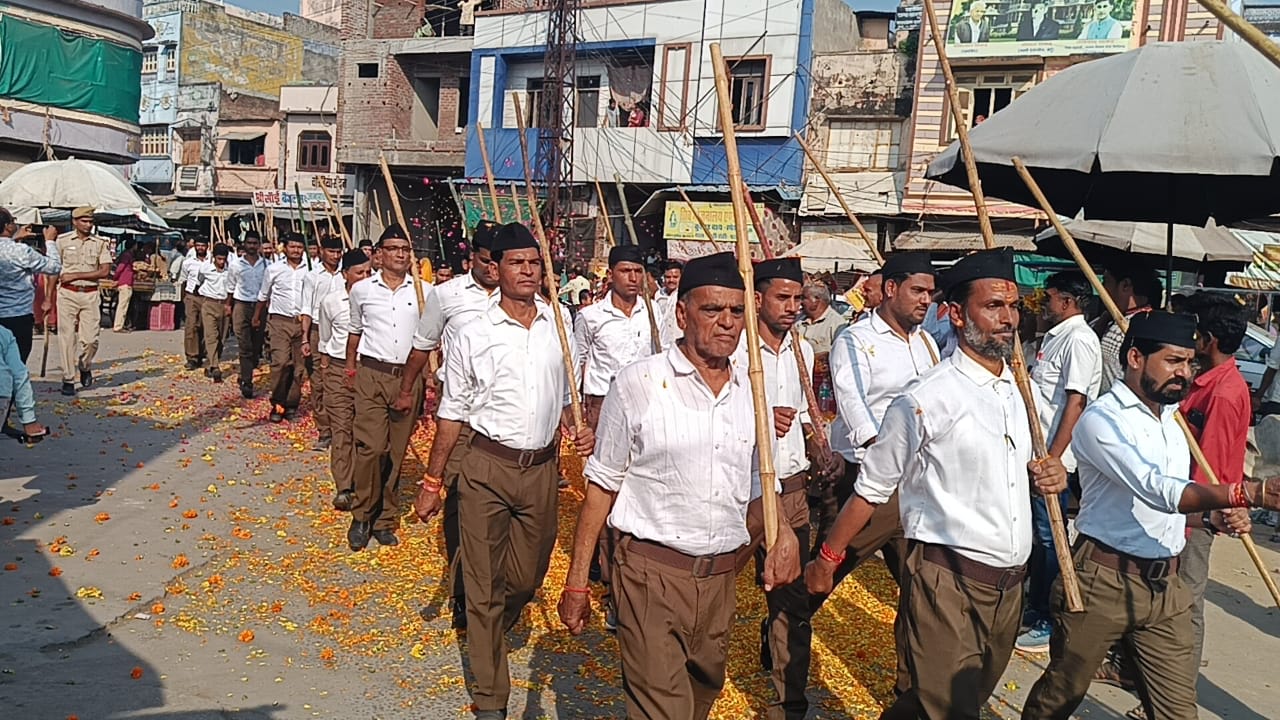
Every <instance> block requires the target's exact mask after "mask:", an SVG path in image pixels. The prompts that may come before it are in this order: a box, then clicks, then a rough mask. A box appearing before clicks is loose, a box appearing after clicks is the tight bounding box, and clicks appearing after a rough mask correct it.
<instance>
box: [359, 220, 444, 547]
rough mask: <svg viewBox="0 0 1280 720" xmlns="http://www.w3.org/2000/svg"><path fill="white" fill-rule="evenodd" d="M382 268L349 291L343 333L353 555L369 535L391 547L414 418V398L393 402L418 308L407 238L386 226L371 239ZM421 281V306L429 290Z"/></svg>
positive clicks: (416, 389)
mask: <svg viewBox="0 0 1280 720" xmlns="http://www.w3.org/2000/svg"><path fill="white" fill-rule="evenodd" d="M378 253H379V255H380V256H381V257H382V260H383V262H382V269H381V270H379V271H378V272H376V273H373V274H372V275H371V276H370V277H369V278H368V279H367V280H362V281H361V282H358V283H356V284H355V285H354V286H353V287H352V288H351V303H350V304H351V319H350V321H349V322H348V327H349V328H350V334H349V335H348V337H347V351H346V362H345V370H344V372H345V374H346V378H347V380H348V382H349V383H350V384H351V386H352V388H353V391H354V393H355V408H356V421H355V429H354V431H353V434H352V438H353V439H354V441H355V462H354V470H353V476H352V477H353V482H354V485H355V501H354V503H353V505H352V507H351V527H350V528H348V529H347V545H348V546H349V547H350V548H351V550H352V551H355V552H358V551H360V550H363V549H364V548H365V547H367V546H368V545H369V538H370V537H372V538H373V539H374V540H377V541H378V543H379V544H381V545H398V544H399V543H400V540H399V538H397V537H396V534H395V531H396V529H397V528H399V527H400V463H401V462H402V461H403V460H404V454H405V450H406V449H407V448H408V446H409V436H410V435H412V434H413V424H414V422H415V421H416V420H417V419H418V408H419V404H418V403H417V402H413V403H410V404H409V406H408V407H405V408H400V407H397V406H396V405H395V403H396V398H397V397H398V396H399V394H400V381H401V379H402V378H403V377H404V376H405V375H406V374H407V373H406V372H405V361H407V360H408V359H409V351H410V350H412V349H413V329H414V328H415V327H417V325H418V319H419V317H420V315H421V314H420V312H419V308H418V297H417V290H416V289H415V288H414V282H417V281H416V280H414V278H413V277H412V276H411V275H410V264H411V263H413V262H414V259H413V246H412V245H410V243H409V235H408V233H406V232H405V231H404V229H402V228H401V227H400V226H399V225H390V226H388V227H387V229H386V230H384V231H382V236H381V237H380V238H379V239H378ZM420 284H421V286H422V292H423V299H424V304H425V300H426V298H429V297H431V293H433V292H435V288H434V287H432V286H431V285H429V284H427V283H425V282H424V283H420ZM410 382H411V383H412V385H411V388H412V393H413V396H414V397H415V398H417V397H421V395H422V378H421V372H418V373H415V374H413V375H412V376H410Z"/></svg>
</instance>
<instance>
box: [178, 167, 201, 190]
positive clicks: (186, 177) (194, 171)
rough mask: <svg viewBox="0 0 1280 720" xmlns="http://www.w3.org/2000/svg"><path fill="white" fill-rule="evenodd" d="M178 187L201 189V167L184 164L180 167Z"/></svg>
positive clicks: (180, 188) (181, 188)
mask: <svg viewBox="0 0 1280 720" xmlns="http://www.w3.org/2000/svg"><path fill="white" fill-rule="evenodd" d="M178 189H179V190H187V191H193V192H194V191H196V190H199V189H200V168H199V167H197V166H195V165H184V166H183V167H180V168H178Z"/></svg>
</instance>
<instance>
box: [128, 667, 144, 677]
mask: <svg viewBox="0 0 1280 720" xmlns="http://www.w3.org/2000/svg"><path fill="white" fill-rule="evenodd" d="M129 677H131V678H133V679H134V680H141V679H142V668H140V667H135V668H134V669H133V670H132V671H130V672H129Z"/></svg>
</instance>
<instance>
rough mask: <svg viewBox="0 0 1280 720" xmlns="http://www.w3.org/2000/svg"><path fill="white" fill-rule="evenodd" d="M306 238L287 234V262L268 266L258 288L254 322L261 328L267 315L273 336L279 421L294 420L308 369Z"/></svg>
mask: <svg viewBox="0 0 1280 720" xmlns="http://www.w3.org/2000/svg"><path fill="white" fill-rule="evenodd" d="M305 249H306V240H305V239H304V238H303V237H302V235H301V234H300V233H296V232H287V233H285V234H284V258H285V259H284V261H283V262H278V263H272V264H271V265H268V266H267V271H266V275H265V276H264V277H263V280H262V289H261V290H259V291H258V307H257V309H256V310H254V313H253V324H254V326H255V327H262V323H263V315H266V316H267V317H266V323H267V332H268V333H269V334H270V335H271V414H270V415H269V416H268V419H270V420H271V422H275V423H278V422H280V421H281V420H284V419H286V418H289V419H292V418H293V414H294V412H296V411H297V409H298V403H299V402H300V401H301V400H302V381H303V373H304V372H305V368H304V366H303V362H302V342H303V339H304V337H305V336H304V335H303V334H302V321H301V320H300V319H299V318H300V317H301V316H302V311H303V306H302V286H303V282H304V279H305V278H306V276H307V266H306V264H305V263H303V261H302V253H303V252H304V251H305Z"/></svg>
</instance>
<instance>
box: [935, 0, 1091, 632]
mask: <svg viewBox="0 0 1280 720" xmlns="http://www.w3.org/2000/svg"><path fill="white" fill-rule="evenodd" d="M924 9H925V13H926V14H927V15H928V16H929V32H930V34H931V35H932V36H933V49H934V51H935V52H936V53H937V54H938V64H939V65H941V66H942V74H943V77H945V78H946V85H947V97H948V99H949V101H950V102H949V104H950V106H951V117H952V118H953V119H954V120H955V125H956V137H957V139H959V141H960V149H961V156H962V157H963V158H964V167H965V173H966V174H967V175H968V177H969V192H971V193H972V194H973V205H974V208H975V209H976V211H977V213H978V226H979V227H980V228H981V229H982V242H983V244H984V245H985V246H986V247H987V248H993V247H995V244H996V240H995V232H994V231H992V229H991V217H990V216H989V215H988V214H987V201H986V198H985V197H983V193H982V180H981V179H980V178H979V177H978V163H977V160H976V159H975V158H974V156H973V147H972V146H970V145H969V128H968V127H967V126H966V125H965V120H964V117H963V116H962V115H961V112H960V94H959V93H958V92H957V91H956V78H955V75H954V74H953V73H952V72H951V62H950V61H949V60H948V59H947V51H946V48H945V47H944V45H943V38H942V30H941V29H940V28H939V27H938V14H937V12H935V10H934V8H933V0H924ZM1009 369H1010V370H1012V371H1013V379H1014V381H1015V384H1017V386H1018V393H1019V394H1020V395H1022V404H1023V405H1024V406H1025V407H1026V410H1027V425H1028V427H1029V428H1030V430H1031V449H1032V453H1033V455H1034V457H1035V458H1036V459H1037V460H1041V459H1044V458H1046V457H1048V456H1049V448H1048V445H1047V444H1046V443H1045V438H1044V428H1042V427H1041V426H1040V415H1039V413H1038V412H1037V411H1036V398H1035V393H1034V392H1033V390H1032V387H1031V376H1030V374H1029V373H1028V372H1027V358H1026V357H1025V356H1024V355H1023V352H1022V338H1021V337H1020V336H1019V335H1018V331H1017V329H1016V328H1015V329H1014V333H1013V361H1012V362H1010V363H1009ZM1044 504H1045V507H1046V509H1048V511H1049V528H1050V530H1052V532H1053V550H1054V553H1055V554H1056V555H1057V556H1058V567H1059V568H1060V570H1061V575H1062V590H1063V594H1064V595H1065V596H1066V600H1067V610H1068V611H1070V612H1084V600H1083V598H1082V597H1081V595H1080V581H1079V579H1078V578H1077V577H1076V571H1075V560H1074V559H1073V558H1072V557H1071V541H1070V539H1069V538H1068V537H1067V524H1066V521H1065V519H1064V518H1063V517H1062V504H1061V503H1059V502H1058V495H1057V493H1054V494H1052V495H1045V496H1044Z"/></svg>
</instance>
